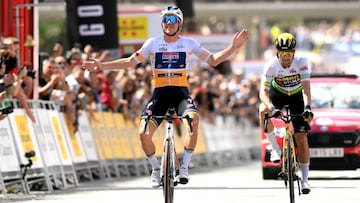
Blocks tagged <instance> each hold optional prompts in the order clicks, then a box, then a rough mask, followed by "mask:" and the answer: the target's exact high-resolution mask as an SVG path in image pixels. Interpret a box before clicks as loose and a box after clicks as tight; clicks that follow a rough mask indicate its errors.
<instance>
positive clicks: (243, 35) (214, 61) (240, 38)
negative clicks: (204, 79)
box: [208, 29, 249, 67]
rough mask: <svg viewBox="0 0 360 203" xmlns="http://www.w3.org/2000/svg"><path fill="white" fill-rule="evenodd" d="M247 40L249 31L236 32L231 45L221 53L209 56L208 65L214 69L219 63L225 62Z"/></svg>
mask: <svg viewBox="0 0 360 203" xmlns="http://www.w3.org/2000/svg"><path fill="white" fill-rule="evenodd" d="M248 38H249V31H248V30H247V29H243V30H241V32H236V33H235V34H234V36H233V41H232V43H231V44H230V45H229V46H228V47H227V48H225V49H223V50H222V51H219V52H218V53H215V54H213V55H211V56H210V58H209V60H208V64H209V65H211V66H213V67H215V66H217V65H219V64H220V63H221V62H223V61H225V60H227V59H228V58H229V57H230V56H231V55H232V54H234V53H235V52H236V51H237V50H238V49H240V48H241V47H242V46H243V45H244V44H245V42H246V41H247V40H248Z"/></svg>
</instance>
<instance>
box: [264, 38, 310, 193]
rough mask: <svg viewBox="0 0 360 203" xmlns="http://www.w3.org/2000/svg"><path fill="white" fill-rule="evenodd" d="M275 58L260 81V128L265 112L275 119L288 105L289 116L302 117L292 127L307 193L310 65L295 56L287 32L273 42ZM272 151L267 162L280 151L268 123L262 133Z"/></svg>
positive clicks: (277, 156)
mask: <svg viewBox="0 0 360 203" xmlns="http://www.w3.org/2000/svg"><path fill="white" fill-rule="evenodd" d="M275 45H276V49H277V56H276V57H273V58H272V59H271V60H270V61H268V62H267V63H266V64H265V67H264V73H263V76H262V80H261V87H260V99H261V101H262V104H261V105H260V107H259V111H260V112H259V115H260V127H261V128H262V129H264V126H263V120H264V113H265V112H268V113H269V114H270V115H272V116H275V117H278V116H280V115H281V111H280V109H282V108H283V107H284V105H289V106H290V113H291V114H303V115H304V117H305V118H306V120H305V119H304V117H296V118H294V119H293V121H292V124H293V127H294V132H295V140H296V143H297V146H298V149H299V152H298V156H299V169H300V172H301V185H302V193H304V194H308V193H309V192H310V186H309V184H308V173H309V163H310V152H309V145H308V141H307V132H308V130H310V126H309V123H308V122H309V121H310V120H311V119H312V117H313V114H312V112H311V107H310V105H311V92H310V73H311V66H310V62H309V60H308V59H307V58H306V57H302V56H297V55H295V46H296V39H295V37H294V36H293V35H292V34H290V33H282V34H280V35H279V36H278V37H277V38H276V40H275ZM265 135H266V137H267V138H268V140H269V142H270V143H271V145H272V147H273V150H272V152H271V157H270V160H271V161H274V162H278V161H280V157H281V149H280V147H279V145H278V143H277V141H276V138H275V133H274V126H273V124H272V123H271V120H269V124H268V133H265Z"/></svg>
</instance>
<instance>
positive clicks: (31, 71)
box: [19, 66, 36, 79]
mask: <svg viewBox="0 0 360 203" xmlns="http://www.w3.org/2000/svg"><path fill="white" fill-rule="evenodd" d="M24 68H26V69H27V74H26V76H28V77H31V78H32V79H35V78H36V71H34V70H31V69H30V68H28V67H27V66H23V67H22V68H20V70H19V72H21V71H22V70H23V69H24Z"/></svg>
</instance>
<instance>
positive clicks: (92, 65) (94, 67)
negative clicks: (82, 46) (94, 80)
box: [81, 58, 101, 72]
mask: <svg viewBox="0 0 360 203" xmlns="http://www.w3.org/2000/svg"><path fill="white" fill-rule="evenodd" d="M81 67H82V68H83V69H85V70H88V71H90V72H97V71H100V70H101V62H100V60H99V59H94V58H91V59H89V60H87V61H84V62H83V63H82V65H81Z"/></svg>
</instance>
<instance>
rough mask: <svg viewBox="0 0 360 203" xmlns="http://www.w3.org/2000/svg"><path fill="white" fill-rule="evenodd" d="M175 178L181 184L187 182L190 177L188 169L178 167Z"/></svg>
mask: <svg viewBox="0 0 360 203" xmlns="http://www.w3.org/2000/svg"><path fill="white" fill-rule="evenodd" d="M176 179H177V181H178V182H179V183H181V184H187V183H188V182H189V179H190V177H189V172H188V169H187V168H180V170H179V175H178V176H177V177H176Z"/></svg>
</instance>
